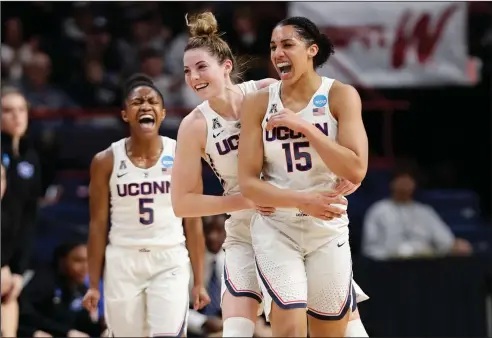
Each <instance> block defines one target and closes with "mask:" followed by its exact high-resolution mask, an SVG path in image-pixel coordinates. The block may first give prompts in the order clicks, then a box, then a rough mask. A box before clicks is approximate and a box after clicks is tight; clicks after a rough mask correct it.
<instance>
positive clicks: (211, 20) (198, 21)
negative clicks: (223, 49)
mask: <svg viewBox="0 0 492 338" xmlns="http://www.w3.org/2000/svg"><path fill="white" fill-rule="evenodd" d="M186 25H187V26H188V31H189V32H190V36H191V37H196V36H213V35H216V34H217V32H218V31H219V25H218V24H217V19H215V16H214V15H213V14H212V12H203V13H200V14H197V15H194V16H192V17H191V18H190V19H188V14H187V15H186Z"/></svg>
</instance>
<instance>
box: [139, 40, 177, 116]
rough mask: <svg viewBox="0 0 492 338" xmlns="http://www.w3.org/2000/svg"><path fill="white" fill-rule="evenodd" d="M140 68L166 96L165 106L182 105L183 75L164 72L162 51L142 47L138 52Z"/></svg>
mask: <svg viewBox="0 0 492 338" xmlns="http://www.w3.org/2000/svg"><path fill="white" fill-rule="evenodd" d="M140 68H141V69H140V70H141V72H142V73H144V74H145V75H147V76H148V77H150V78H151V79H152V81H154V84H155V86H156V87H157V89H159V91H160V92H161V94H162V95H163V96H164V97H165V98H166V107H168V108H174V107H180V106H181V105H182V99H181V90H182V86H184V82H183V75H182V74H180V76H172V75H167V74H164V52H163V51H161V50H158V49H156V48H152V47H148V48H144V49H143V50H142V51H141V52H140Z"/></svg>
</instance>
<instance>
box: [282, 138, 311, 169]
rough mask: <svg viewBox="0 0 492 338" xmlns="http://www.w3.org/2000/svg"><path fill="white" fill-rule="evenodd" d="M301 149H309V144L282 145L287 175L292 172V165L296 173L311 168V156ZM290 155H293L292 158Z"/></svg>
mask: <svg viewBox="0 0 492 338" xmlns="http://www.w3.org/2000/svg"><path fill="white" fill-rule="evenodd" d="M303 148H309V142H307V141H305V142H294V143H290V142H287V143H283V144H282V149H283V150H284V152H285V161H286V162H287V171H288V172H289V173H291V172H293V171H294V165H295V167H296V169H297V170H298V171H308V170H309V169H311V168H312V167H313V163H312V161H311V154H310V153H308V152H307V151H302V149H303ZM292 153H294V156H292Z"/></svg>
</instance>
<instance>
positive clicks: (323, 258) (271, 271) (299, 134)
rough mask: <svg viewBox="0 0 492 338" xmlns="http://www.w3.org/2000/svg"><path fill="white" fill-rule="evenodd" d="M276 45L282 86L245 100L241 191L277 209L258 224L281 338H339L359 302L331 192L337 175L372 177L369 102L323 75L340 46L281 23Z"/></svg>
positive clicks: (256, 240) (260, 256) (255, 231)
mask: <svg viewBox="0 0 492 338" xmlns="http://www.w3.org/2000/svg"><path fill="white" fill-rule="evenodd" d="M270 47H271V61H272V62H273V64H274V66H275V68H276V69H277V71H278V73H279V76H280V79H281V80H280V81H279V82H278V83H274V84H272V85H270V86H269V88H268V89H264V90H260V91H258V92H256V93H253V94H250V95H247V97H246V98H245V100H244V102H243V106H242V108H241V117H242V128H243V129H242V133H241V138H240V142H239V145H240V146H239V148H240V149H239V185H240V190H241V193H242V194H243V195H244V196H245V197H246V198H249V199H251V200H252V201H253V202H255V203H256V204H267V205H269V206H273V207H275V208H276V211H275V212H274V213H273V214H272V215H268V216H266V215H261V214H255V215H254V216H253V219H252V224H251V236H252V242H253V247H254V251H255V256H256V263H257V267H258V273H259V276H260V279H261V281H262V285H263V288H264V289H265V290H266V291H267V292H268V293H269V295H270V296H271V297H272V299H273V302H271V303H270V304H265V310H266V312H267V313H269V312H271V323H272V331H273V335H274V336H296V337H300V336H304V337H305V336H306V334H307V326H308V325H309V335H310V336H311V337H321V336H323V337H341V336H343V335H344V333H345V330H346V327H347V322H348V319H349V316H350V312H351V306H350V305H351V298H352V297H353V295H352V294H353V290H352V264H351V255H350V246H349V243H348V218H347V215H346V213H345V212H344V211H342V212H339V213H338V214H337V215H336V216H335V217H333V209H332V208H329V206H328V205H329V204H332V201H328V198H327V196H326V195H325V194H327V193H330V192H332V191H333V190H334V187H335V185H336V184H337V181H338V178H339V177H341V178H344V179H347V180H348V181H350V182H353V183H360V182H361V181H362V179H363V178H364V176H365V173H366V170H367V156H368V155H367V153H368V150H367V147H368V146H367V136H366V132H365V129H364V125H363V123H362V117H361V101H360V97H359V94H358V93H357V91H356V90H355V89H354V88H353V87H351V86H348V85H345V84H342V83H340V82H338V81H334V80H333V79H328V78H324V77H321V76H319V75H318V74H317V73H316V71H315V69H316V68H317V67H319V66H321V65H322V64H323V63H324V62H326V61H327V60H328V58H329V56H330V55H331V54H332V53H333V45H332V43H331V41H330V40H329V39H328V38H327V37H326V36H324V35H323V34H321V33H320V32H319V30H318V28H317V27H316V26H315V25H314V24H313V23H312V22H311V21H310V20H308V19H306V18H302V17H293V18H288V19H285V20H283V21H281V22H280V23H279V24H278V25H277V26H276V27H275V29H274V30H273V32H272V38H271V46H270ZM260 174H262V175H263V179H260ZM322 201H325V202H326V203H325V204H324V203H322ZM346 204H347V203H346V201H343V203H339V204H336V206H338V207H339V208H342V209H345V208H346ZM269 306H271V309H269ZM306 308H307V313H308V314H309V316H308V321H309V323H308V325H307V321H306Z"/></svg>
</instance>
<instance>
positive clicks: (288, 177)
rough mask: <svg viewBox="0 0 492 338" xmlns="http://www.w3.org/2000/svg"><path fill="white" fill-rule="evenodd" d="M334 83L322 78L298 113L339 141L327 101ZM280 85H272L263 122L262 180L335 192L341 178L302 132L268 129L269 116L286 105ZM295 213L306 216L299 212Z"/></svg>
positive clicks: (309, 189) (280, 186)
mask: <svg viewBox="0 0 492 338" xmlns="http://www.w3.org/2000/svg"><path fill="white" fill-rule="evenodd" d="M333 82H334V80H333V79H329V78H326V77H322V82H321V86H320V87H319V89H318V90H317V91H316V93H314V95H313V96H312V98H311V100H310V102H309V104H308V105H307V106H306V107H305V108H304V109H302V110H301V111H299V112H297V115H298V116H300V117H301V118H302V119H304V120H307V121H309V122H310V123H312V124H313V125H314V126H315V127H316V128H318V129H319V130H320V131H321V132H322V133H323V134H325V135H326V137H328V138H330V139H331V140H333V141H336V140H337V134H338V123H337V120H336V119H335V118H334V117H333V115H332V114H331V112H330V106H329V102H328V101H329V99H328V97H329V96H328V95H329V94H328V93H329V91H330V88H331V86H332V84H333ZM280 86H281V81H279V82H277V83H274V84H272V85H270V87H269V103H268V107H267V112H266V114H265V117H264V119H263V122H262V127H263V147H264V164H263V171H262V173H263V179H264V180H265V181H267V182H269V183H271V184H273V185H275V186H277V187H279V188H283V189H291V190H296V191H305V192H323V191H326V192H329V191H332V190H333V188H334V186H335V185H336V184H337V179H338V177H337V176H336V175H335V174H334V173H333V172H331V171H330V170H329V169H328V168H327V167H326V165H325V163H324V162H323V160H322V159H321V157H320V156H319V154H318V153H317V151H316V150H315V149H314V148H313V147H311V146H310V144H309V141H308V139H307V138H306V137H305V136H304V135H303V134H301V133H297V132H295V131H292V130H290V129H289V128H287V127H276V128H274V129H273V130H271V131H267V130H266V129H265V127H266V124H267V121H268V119H269V117H270V116H271V115H272V114H274V113H276V112H277V111H279V110H281V109H283V108H284V107H283V105H282V101H281V99H280ZM279 211H282V210H279ZM285 211H287V210H285ZM290 212H292V210H291V211H290ZM296 216H298V217H304V216H306V215H304V214H302V213H299V212H297V213H296ZM332 222H334V223H340V222H342V223H345V224H348V218H346V217H342V218H340V219H336V220H333V221H332ZM339 225H340V224H339Z"/></svg>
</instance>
